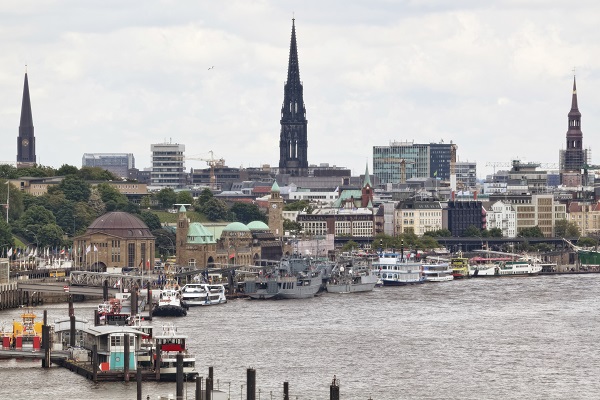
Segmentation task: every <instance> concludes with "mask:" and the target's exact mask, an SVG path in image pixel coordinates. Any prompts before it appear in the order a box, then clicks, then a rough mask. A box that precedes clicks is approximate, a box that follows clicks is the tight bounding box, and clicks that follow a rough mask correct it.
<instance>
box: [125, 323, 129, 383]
mask: <svg viewBox="0 0 600 400" xmlns="http://www.w3.org/2000/svg"><path fill="white" fill-rule="evenodd" d="M123 340H124V341H125V343H123V344H124V345H125V346H124V349H123V372H124V374H125V382H129V354H130V348H129V334H127V333H126V334H124V335H123Z"/></svg>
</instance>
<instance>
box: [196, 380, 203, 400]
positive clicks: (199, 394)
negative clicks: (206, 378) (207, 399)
mask: <svg viewBox="0 0 600 400" xmlns="http://www.w3.org/2000/svg"><path fill="white" fill-rule="evenodd" d="M202 379H203V378H202V377H201V376H198V377H196V400H203V399H202Z"/></svg>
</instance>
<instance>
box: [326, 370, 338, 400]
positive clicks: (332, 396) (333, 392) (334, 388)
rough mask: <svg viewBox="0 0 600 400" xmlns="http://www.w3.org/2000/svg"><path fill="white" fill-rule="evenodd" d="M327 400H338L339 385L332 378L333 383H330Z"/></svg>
mask: <svg viewBox="0 0 600 400" xmlns="http://www.w3.org/2000/svg"><path fill="white" fill-rule="evenodd" d="M329 400H340V383H339V381H338V380H337V379H336V378H335V375H334V376H333V381H332V382H331V386H329Z"/></svg>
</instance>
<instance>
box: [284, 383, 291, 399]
mask: <svg viewBox="0 0 600 400" xmlns="http://www.w3.org/2000/svg"><path fill="white" fill-rule="evenodd" d="M283 400H290V384H289V383H288V382H283Z"/></svg>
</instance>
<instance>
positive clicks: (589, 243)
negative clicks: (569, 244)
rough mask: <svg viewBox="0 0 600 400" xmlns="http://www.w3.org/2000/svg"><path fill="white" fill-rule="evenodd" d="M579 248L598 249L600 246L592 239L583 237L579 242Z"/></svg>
mask: <svg viewBox="0 0 600 400" xmlns="http://www.w3.org/2000/svg"><path fill="white" fill-rule="evenodd" d="M577 246H581V247H596V246H598V241H597V240H596V239H594V238H591V237H583V238H581V239H579V240H578V241H577Z"/></svg>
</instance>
